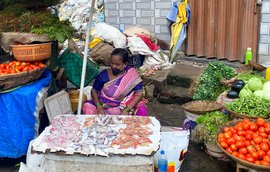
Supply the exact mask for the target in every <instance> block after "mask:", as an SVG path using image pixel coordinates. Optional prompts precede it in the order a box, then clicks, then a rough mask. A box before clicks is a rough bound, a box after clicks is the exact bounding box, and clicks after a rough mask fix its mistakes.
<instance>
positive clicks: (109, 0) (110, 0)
mask: <svg viewBox="0 0 270 172" xmlns="http://www.w3.org/2000/svg"><path fill="white" fill-rule="evenodd" d="M118 1H119V0H106V2H107V3H110V2H118ZM106 5H107V4H106Z"/></svg>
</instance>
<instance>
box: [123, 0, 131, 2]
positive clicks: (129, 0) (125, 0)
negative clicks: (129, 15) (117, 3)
mask: <svg viewBox="0 0 270 172" xmlns="http://www.w3.org/2000/svg"><path fill="white" fill-rule="evenodd" d="M122 1H123V2H133V1H134V0H122Z"/></svg>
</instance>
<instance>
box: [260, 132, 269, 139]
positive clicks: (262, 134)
mask: <svg viewBox="0 0 270 172" xmlns="http://www.w3.org/2000/svg"><path fill="white" fill-rule="evenodd" d="M259 135H260V136H261V137H263V138H268V135H267V134H266V133H262V132H261V133H259Z"/></svg>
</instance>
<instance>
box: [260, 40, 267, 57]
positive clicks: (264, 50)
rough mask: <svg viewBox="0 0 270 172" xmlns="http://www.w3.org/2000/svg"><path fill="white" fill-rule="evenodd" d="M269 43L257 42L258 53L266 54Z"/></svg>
mask: <svg viewBox="0 0 270 172" xmlns="http://www.w3.org/2000/svg"><path fill="white" fill-rule="evenodd" d="M268 47H269V44H261V43H260V44H259V54H262V55H267V54H268V53H269V51H268Z"/></svg>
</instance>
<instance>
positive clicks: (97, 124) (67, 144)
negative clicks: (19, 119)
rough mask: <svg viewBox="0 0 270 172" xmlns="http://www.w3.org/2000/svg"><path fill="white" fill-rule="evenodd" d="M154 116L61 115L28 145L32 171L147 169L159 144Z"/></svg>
mask: <svg viewBox="0 0 270 172" xmlns="http://www.w3.org/2000/svg"><path fill="white" fill-rule="evenodd" d="M160 128H161V126H160V123H159V121H158V120H157V119H156V118H154V117H138V116H122V115H119V116H110V115H61V116H58V117H56V118H54V119H53V121H52V122H51V125H50V126H49V127H47V128H46V129H45V130H44V131H43V132H42V133H41V135H39V137H38V138H36V139H35V140H33V142H32V143H31V146H29V148H28V154H27V161H26V162H27V165H24V164H21V170H22V171H23V168H25V169H28V170H35V171H36V172H45V171H50V172H61V171H65V172H69V171H70V172H73V171H85V172H86V171H87V172H89V171H90V172H92V171H93V172H106V171H110V172H116V171H117V172H126V171H127V172H133V171H134V172H135V171H136V172H140V171H141V172H147V171H149V172H151V171H153V170H154V161H153V155H154V154H155V152H156V151H157V150H158V148H159V144H160V139H161V135H160Z"/></svg>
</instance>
